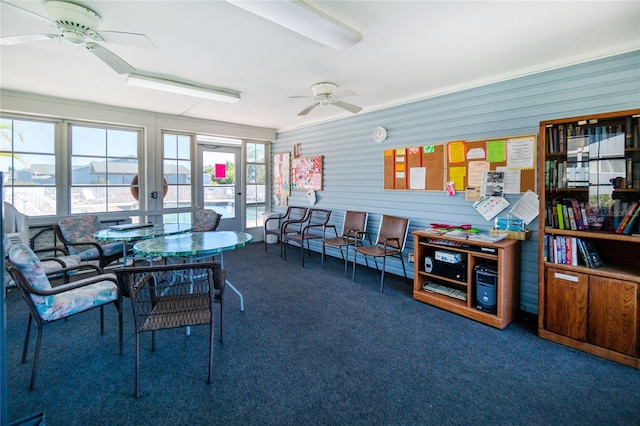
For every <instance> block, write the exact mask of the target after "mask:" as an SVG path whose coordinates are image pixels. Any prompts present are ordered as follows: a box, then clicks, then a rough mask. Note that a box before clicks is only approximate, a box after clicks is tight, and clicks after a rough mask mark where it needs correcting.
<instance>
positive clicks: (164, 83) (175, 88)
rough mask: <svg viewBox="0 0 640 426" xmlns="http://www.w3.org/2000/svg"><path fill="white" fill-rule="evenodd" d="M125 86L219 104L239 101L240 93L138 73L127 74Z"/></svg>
mask: <svg viewBox="0 0 640 426" xmlns="http://www.w3.org/2000/svg"><path fill="white" fill-rule="evenodd" d="M127 84H128V85H130V86H138V87H145V88H147V89H155V90H162V91H164V92H170V93H177V94H180V95H186V96H193V97H197V98H204V99H209V100H213V101H219V102H227V103H235V102H238V101H239V100H240V93H239V92H235V91H232V90H227V89H219V88H214V87H207V86H202V85H196V84H191V83H185V82H181V81H175V80H169V79H165V78H160V77H152V76H149V75H144V74H138V73H129V74H128V75H127Z"/></svg>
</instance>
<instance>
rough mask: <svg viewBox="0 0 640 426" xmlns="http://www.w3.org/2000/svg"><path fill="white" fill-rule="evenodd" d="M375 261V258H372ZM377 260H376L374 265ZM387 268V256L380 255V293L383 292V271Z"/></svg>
mask: <svg viewBox="0 0 640 426" xmlns="http://www.w3.org/2000/svg"><path fill="white" fill-rule="evenodd" d="M373 260H374V261H375V258H374V259H373ZM377 266H378V262H376V267H377ZM385 269H387V256H382V274H381V275H380V293H384V271H385Z"/></svg>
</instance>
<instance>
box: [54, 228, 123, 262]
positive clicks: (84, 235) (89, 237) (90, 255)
mask: <svg viewBox="0 0 640 426" xmlns="http://www.w3.org/2000/svg"><path fill="white" fill-rule="evenodd" d="M54 228H55V231H56V236H57V237H58V238H59V239H60V241H61V242H62V244H64V246H65V248H66V249H67V251H68V252H69V253H70V254H77V255H78V256H80V259H82V260H83V261H86V262H88V261H92V260H94V261H98V262H99V265H100V268H106V267H107V266H108V265H110V264H111V263H113V262H115V261H116V260H119V259H121V258H122V257H123V256H124V252H123V250H122V249H123V247H122V245H123V244H124V243H123V242H117V243H108V242H102V241H98V240H96V239H95V238H94V237H93V234H95V233H96V232H98V231H99V230H100V219H98V216H95V215H87V216H74V217H70V218H67V219H62V220H61V221H59V222H58V224H57V225H55V226H54Z"/></svg>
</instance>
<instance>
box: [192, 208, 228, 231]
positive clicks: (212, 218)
mask: <svg viewBox="0 0 640 426" xmlns="http://www.w3.org/2000/svg"><path fill="white" fill-rule="evenodd" d="M220 219H222V215H221V214H219V213H217V212H216V211H215V210H209V209H196V210H195V211H194V212H193V228H192V231H195V232H202V231H215V230H216V229H217V228H218V225H220Z"/></svg>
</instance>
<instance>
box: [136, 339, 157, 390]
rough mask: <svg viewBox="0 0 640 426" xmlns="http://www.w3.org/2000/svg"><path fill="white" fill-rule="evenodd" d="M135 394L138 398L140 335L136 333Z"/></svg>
mask: <svg viewBox="0 0 640 426" xmlns="http://www.w3.org/2000/svg"><path fill="white" fill-rule="evenodd" d="M152 333H153V332H152ZM135 376H136V377H135V393H136V398H140V333H139V332H138V331H136V368H135Z"/></svg>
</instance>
